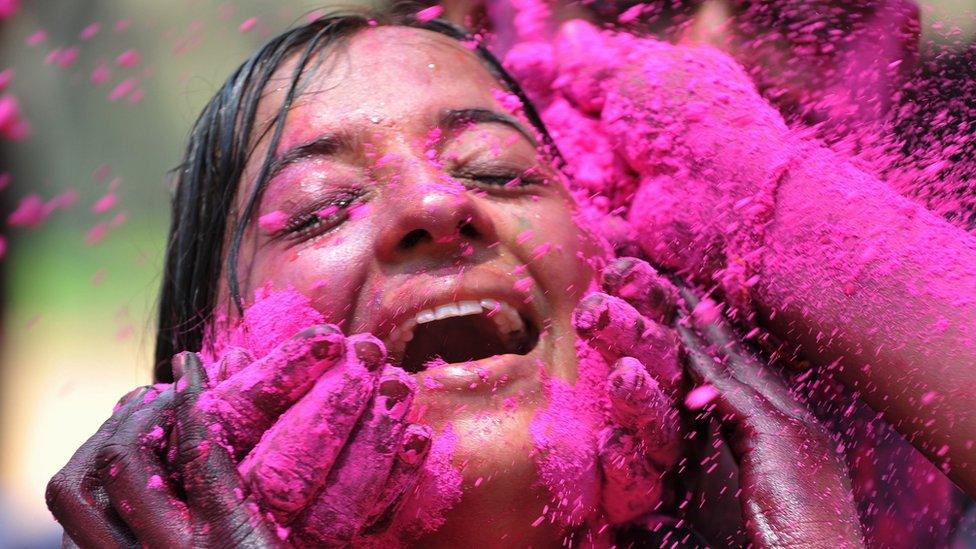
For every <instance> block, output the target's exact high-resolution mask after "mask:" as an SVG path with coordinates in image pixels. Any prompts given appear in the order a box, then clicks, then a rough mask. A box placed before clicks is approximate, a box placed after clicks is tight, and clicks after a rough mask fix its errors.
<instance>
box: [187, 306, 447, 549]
mask: <svg viewBox="0 0 976 549" xmlns="http://www.w3.org/2000/svg"><path fill="white" fill-rule="evenodd" d="M217 371H218V382H217V383H216V384H215V385H214V387H213V389H212V390H211V391H209V392H208V394H207V395H205V397H204V399H203V406H204V407H208V408H209V409H210V410H211V411H212V412H213V413H214V414H215V415H216V416H217V417H218V418H220V422H219V425H221V426H223V427H225V428H226V429H227V439H228V442H229V443H230V444H231V446H232V447H233V449H234V453H235V455H236V456H238V457H242V458H243V460H242V461H241V463H240V467H239V469H240V474H241V476H242V477H243V478H244V479H245V482H246V484H247V486H248V487H249V490H250V493H251V494H252V496H253V497H254V498H255V499H256V501H258V502H259V504H260V505H261V507H262V509H264V510H266V511H268V512H269V513H271V515H272V516H273V517H274V520H275V523H276V524H278V525H279V526H280V527H281V530H280V532H281V533H283V534H284V533H288V534H289V537H288V539H289V541H291V542H293V543H295V544H297V545H299V546H330V547H331V546H342V545H345V544H348V543H349V542H351V541H353V540H354V539H357V540H359V541H362V538H363V537H364V536H365V537H368V536H370V535H373V534H379V533H382V532H384V531H385V530H386V528H387V526H388V525H389V524H390V521H391V519H392V518H393V515H394V514H395V511H396V510H397V507H398V504H399V503H400V501H401V500H402V498H403V496H404V494H405V493H406V492H407V491H408V490H409V489H411V488H412V487H413V486H414V484H415V483H416V480H417V477H418V476H419V472H420V470H421V466H422V464H423V461H424V458H425V456H426V453H427V450H428V449H429V447H430V439H431V432H430V430H429V429H428V428H426V427H423V426H420V425H416V424H408V423H407V422H406V420H405V417H406V414H407V412H408V411H409V409H410V405H411V402H412V400H413V396H414V392H415V390H416V386H415V383H414V381H413V379H412V378H411V377H410V376H409V375H407V374H406V373H405V372H404V371H403V370H401V369H400V368H394V367H392V366H390V365H388V364H387V363H386V351H385V349H384V347H383V344H382V343H381V342H380V341H379V340H377V339H376V338H374V337H373V336H371V335H367V334H359V335H354V336H350V337H348V338H347V337H344V336H343V335H342V334H341V333H340V332H339V330H338V329H337V328H335V327H333V326H328V325H319V326H316V327H314V328H309V329H306V330H303V331H302V332H300V333H299V334H297V335H296V336H294V337H292V338H291V339H289V340H288V341H285V342H284V343H282V344H281V345H279V346H278V347H277V348H275V349H274V350H273V351H271V352H270V353H269V354H268V355H267V356H265V357H264V358H262V359H260V360H252V359H250V357H249V356H248V355H247V352H246V351H244V350H242V349H234V348H232V349H229V350H227V351H226V352H225V354H224V356H223V357H222V358H221V360H220V362H219V364H218V368H217Z"/></svg>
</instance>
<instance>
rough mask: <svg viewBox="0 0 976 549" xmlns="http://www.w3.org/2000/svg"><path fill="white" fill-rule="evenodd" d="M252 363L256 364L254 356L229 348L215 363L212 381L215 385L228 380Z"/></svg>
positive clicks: (241, 350) (236, 348)
mask: <svg viewBox="0 0 976 549" xmlns="http://www.w3.org/2000/svg"><path fill="white" fill-rule="evenodd" d="M254 362H256V360H255V359H254V356H253V355H251V353H250V352H248V351H247V349H241V348H240V347H231V348H229V349H227V350H226V351H224V354H223V355H222V356H221V357H220V360H219V361H218V362H217V371H216V372H215V376H214V380H213V381H214V382H215V383H220V382H222V381H224V380H226V379H228V378H230V377H231V376H233V375H234V374H236V373H237V372H240V371H241V370H243V369H244V368H247V367H248V366H250V365H251V364H253V363H254Z"/></svg>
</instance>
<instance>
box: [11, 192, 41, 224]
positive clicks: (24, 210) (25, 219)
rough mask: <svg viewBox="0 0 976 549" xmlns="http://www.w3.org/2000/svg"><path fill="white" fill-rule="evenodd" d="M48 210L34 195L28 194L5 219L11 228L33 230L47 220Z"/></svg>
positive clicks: (39, 198) (38, 197)
mask: <svg viewBox="0 0 976 549" xmlns="http://www.w3.org/2000/svg"><path fill="white" fill-rule="evenodd" d="M49 214H50V210H49V209H48V208H47V207H46V205H45V204H44V201H43V200H41V197H40V196H37V195H36V194H29V195H27V196H25V197H24V198H22V199H21V200H20V204H18V205H17V209H15V210H14V211H13V213H11V214H10V216H9V217H7V224H8V225H10V226H11V227H29V228H35V227H37V226H39V225H40V224H41V223H43V222H44V220H45V219H47V217H48V215H49Z"/></svg>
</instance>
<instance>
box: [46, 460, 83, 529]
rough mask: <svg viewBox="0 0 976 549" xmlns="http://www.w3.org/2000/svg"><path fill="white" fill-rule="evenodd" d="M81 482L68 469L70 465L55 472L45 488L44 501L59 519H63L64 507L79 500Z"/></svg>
mask: <svg viewBox="0 0 976 549" xmlns="http://www.w3.org/2000/svg"><path fill="white" fill-rule="evenodd" d="M79 488H80V482H77V481H76V480H75V479H74V478H73V476H72V475H71V473H70V472H69V470H68V466H65V467H64V468H63V469H61V470H60V471H58V472H57V473H55V475H54V476H53V477H52V478H51V480H50V481H48V483H47V487H46V488H45V490H44V501H45V503H47V508H48V509H49V510H50V511H51V514H53V515H54V517H55V518H56V519H58V520H59V521H60V520H61V519H62V516H63V512H64V508H65V507H67V506H68V505H70V504H72V503H74V502H76V501H78V500H79V499H80V497H79Z"/></svg>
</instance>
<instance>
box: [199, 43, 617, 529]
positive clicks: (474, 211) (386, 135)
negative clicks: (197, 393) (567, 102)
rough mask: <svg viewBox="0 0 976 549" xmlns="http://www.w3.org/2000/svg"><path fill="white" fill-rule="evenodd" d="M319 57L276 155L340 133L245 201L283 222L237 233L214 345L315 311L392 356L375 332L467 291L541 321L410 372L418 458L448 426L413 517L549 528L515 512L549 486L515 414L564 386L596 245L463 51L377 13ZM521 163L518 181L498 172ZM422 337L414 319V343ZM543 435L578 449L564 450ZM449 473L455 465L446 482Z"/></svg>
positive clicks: (530, 134) (541, 404)
mask: <svg viewBox="0 0 976 549" xmlns="http://www.w3.org/2000/svg"><path fill="white" fill-rule="evenodd" d="M404 44H409V45H408V46H405V45H404ZM404 47H407V48H408V49H409V50H410V52H411V54H410V55H404V49H403V48H404ZM336 55H341V56H342V57H343V62H344V63H346V62H348V63H349V65H350V70H348V71H345V70H344V71H341V72H342V75H341V77H340V76H339V75H338V74H336V75H330V74H328V73H327V72H324V71H322V72H321V73H317V74H314V75H313V76H312V77H311V79H310V81H309V85H308V86H307V87H305V88H303V91H304V92H305V93H303V94H302V95H300V96H299V97H298V98H297V99H296V101H295V104H294V106H293V108H292V109H290V111H289V113H288V118H287V119H286V123H285V127H284V131H283V133H282V140H281V143H280V144H279V147H278V150H277V154H279V155H281V154H283V153H284V152H285V151H287V150H289V149H291V148H293V147H295V146H298V145H301V144H305V143H309V142H311V141H314V140H316V139H320V138H322V136H325V135H335V134H338V135H340V136H341V137H343V139H341V140H340V142H341V143H342V145H341V146H340V147H338V148H337V149H336V150H334V151H332V152H330V153H329V154H311V155H303V156H301V157H300V160H299V161H297V162H293V163H290V164H288V165H286V166H283V168H282V169H281V170H280V171H279V172H278V173H276V174H274V177H273V178H272V179H271V180H270V181H269V183H268V185H267V188H266V190H265V192H264V193H263V198H262V202H261V204H260V205H259V211H258V212H257V213H256V218H255V220H252V224H258V225H259V227H258V228H261V227H260V225H261V224H260V222H258V221H257V220H258V219H261V218H263V217H264V216H266V215H268V214H270V213H273V212H281V214H283V215H284V216H286V217H287V219H288V223H287V226H288V227H295V228H296V229H294V230H293V231H288V229H285V233H279V234H277V235H274V236H272V235H269V234H268V233H267V232H266V231H264V230H254V229H249V230H248V231H247V233H246V235H245V240H244V243H243V246H242V249H241V254H240V264H239V265H238V269H239V278H240V281H241V285H242V288H243V291H242V293H243V295H244V296H245V297H246V298H247V299H246V301H247V302H246V305H247V307H246V312H245V315H244V318H243V319H237V318H236V317H234V316H231V317H228V318H224V319H222V320H221V321H220V323H219V325H218V330H217V334H218V340H217V341H216V342H215V345H214V346H215V347H216V348H218V349H219V348H222V347H224V346H226V345H236V346H243V347H246V348H250V349H256V350H255V352H254V355H255V356H260V355H261V354H262V353H266V352H267V351H268V350H269V349H270V348H272V347H273V346H274V344H276V343H277V342H280V341H281V340H283V339H286V338H288V337H290V336H291V335H293V334H294V333H296V332H297V331H299V330H300V329H302V328H304V327H307V326H308V325H309V324H313V323H319V322H328V323H335V324H340V325H341V327H342V329H343V330H344V331H345V332H346V333H349V334H351V333H357V332H371V333H374V334H376V335H377V336H379V337H380V338H381V339H384V340H385V341H386V342H387V346H388V347H389V348H390V349H391V354H392V356H393V358H394V360H395V361H399V360H400V359H401V357H403V358H406V355H409V348H408V349H405V350H402V351H401V353H404V354H401V355H398V353H397V352H396V350H395V348H396V345H394V344H393V342H391V341H390V338H391V337H392V334H393V331H394V330H395V329H397V328H398V327H400V326H402V325H405V322H406V321H407V320H409V319H412V318H414V315H416V314H418V313H420V312H422V311H423V310H427V309H429V308H436V307H438V306H440V305H443V304H448V303H456V302H463V301H469V302H470V301H472V300H474V302H478V301H479V300H481V299H490V300H495V301H497V302H501V303H504V304H506V307H508V310H509V311H512V310H514V311H515V314H517V315H518V317H520V318H522V319H523V320H522V322H523V323H528V324H529V325H531V326H532V327H533V328H535V329H538V330H539V336H538V339H537V342H536V343H534V344H533V345H534V346H533V347H532V348H531V349H529V350H528V352H527V354H525V355H523V354H518V353H514V352H502V353H499V352H498V351H496V352H495V353H496V354H494V355H492V356H490V357H488V358H484V359H481V360H475V361H461V362H451V361H440V362H436V363H432V364H431V365H429V366H432V365H433V364H439V365H438V366H437V367H432V368H428V369H427V370H425V371H420V372H418V373H415V374H413V375H414V377H415V378H416V379H417V380H418V382H419V384H418V385H419V386H420V388H421V389H420V392H419V394H418V395H417V398H416V400H415V402H414V405H413V408H412V410H411V417H410V419H411V421H414V422H418V423H423V424H427V425H430V426H432V427H433V428H434V431H435V443H434V449H433V450H432V456H431V457H430V458H429V459H434V457H435V456H436V455H438V452H440V451H439V450H438V444H443V441H444V440H448V439H449V438H450V437H451V436H453V437H456V440H455V441H454V442H453V443H452V444H450V446H451V447H452V448H453V450H452V451H451V452H447V451H444V452H442V453H443V454H445V457H444V458H443V459H441V463H442V464H446V465H445V466H444V467H439V469H438V471H436V472H432V473H431V474H432V475H433V477H434V479H433V480H430V482H434V483H435V484H436V485H437V486H440V487H441V488H439V489H438V490H439V492H440V493H442V494H448V495H447V496H442V497H440V501H445V502H447V503H446V504H445V505H444V507H445V509H441V510H440V511H439V512H438V513H436V515H437V516H438V517H441V518H439V519H436V520H435V519H434V518H433V516H434V515H428V518H426V519H424V520H423V522H424V523H425V524H426V526H425V531H426V530H430V529H432V527H433V526H434V525H436V524H438V523H439V522H440V520H443V525H442V526H441V527H440V528H439V529H437V531H436V532H435V533H434V534H433V536H434V538H431V540H430V541H433V540H434V539H435V538H437V537H438V536H444V538H441V539H447V538H449V537H450V536H453V535H457V533H459V532H470V531H472V530H473V529H478V528H483V525H484V520H485V516H493V517H495V519H496V520H497V521H501V522H498V523H497V524H499V528H498V533H500V532H508V533H510V535H511V536H515V537H514V538H509V539H510V540H512V539H514V540H517V539H524V540H525V541H526V543H532V541H531V540H533V539H537V538H538V539H543V538H544V539H554V538H558V537H559V535H560V534H559V532H560V531H561V530H562V529H563V528H564V526H563V523H564V522H563V523H560V524H556V525H553V524H550V523H544V524H542V525H540V526H538V527H537V528H532V527H531V523H532V521H534V520H535V518H536V517H538V516H540V515H541V514H543V508H544V507H545V506H546V505H548V504H550V503H552V494H553V490H550V489H549V487H548V486H547V484H548V483H547V482H542V483H540V482H539V481H540V474H541V471H540V468H542V465H541V463H540V462H539V460H538V459H537V458H536V457H533V452H532V448H533V447H534V445H535V442H534V441H533V438H532V435H531V434H530V428H529V425H530V423H531V422H532V421H533V419H534V418H535V416H536V414H537V412H540V411H541V410H543V409H546V406H547V398H548V395H550V394H551V395H554V398H555V396H559V395H566V394H574V393H571V392H570V393H567V392H566V390H564V389H567V388H572V387H573V383H574V382H575V380H576V377H577V372H576V362H577V359H576V349H575V340H576V336H575V331H574V329H573V327H572V324H571V321H570V317H571V314H572V311H573V309H574V308H575V307H576V304H577V303H578V301H579V298H580V296H581V295H582V293H583V292H584V291H585V290H586V289H587V288H588V287H589V285H590V284H591V282H592V279H593V269H592V266H591V262H590V260H589V259H590V258H591V257H592V256H593V255H597V254H599V253H601V252H602V249H601V248H600V247H598V246H596V245H595V242H594V240H593V237H592V236H591V234H590V233H589V232H584V231H582V230H581V229H580V228H579V227H578V226H577V225H576V222H575V213H576V206H575V204H574V202H573V200H572V198H571V197H570V195H569V193H568V192H567V190H566V188H565V186H564V184H563V182H562V180H561V178H560V175H559V174H558V173H557V172H556V171H555V169H554V168H553V166H552V164H551V162H550V160H549V159H548V158H547V157H546V156H545V155H543V154H541V153H540V148H539V147H538V146H537V143H536V142H535V140H536V139H537V136H536V132H534V131H533V130H532V129H531V125H530V124H528V123H527V122H526V121H525V120H524V118H522V115H521V102H519V101H517V98H515V100H513V99H512V97H510V96H508V95H502V94H499V93H498V92H497V89H498V83H497V82H496V81H495V79H494V78H493V77H492V76H491V74H490V73H489V72H488V71H487V70H486V69H485V68H484V67H483V65H482V64H481V62H480V61H478V60H477V58H476V57H474V55H473V54H472V53H471V52H470V51H469V50H467V49H466V48H464V47H462V46H460V45H458V44H457V43H456V42H454V41H453V40H451V39H449V38H446V37H443V36H441V35H438V34H434V33H430V32H428V31H421V30H416V29H404V28H389V27H379V28H375V29H370V30H366V31H363V32H361V33H359V34H357V35H355V36H354V37H352V38H351V39H350V40H349V43H348V44H347V47H344V48H342V53H337V54H336ZM327 65H328V64H325V65H323V66H327ZM289 70H291V66H290V64H288V65H286V66H284V67H282V69H281V71H282V73H286V72H287V71H289ZM492 90H496V92H495V93H493V92H492ZM283 93H284V91H283V90H281V89H275V90H272V91H270V92H269V93H267V95H266V97H265V100H264V102H263V103H262V106H261V109H260V110H259V123H260V120H267V119H269V118H270V117H273V116H275V115H276V114H277V108H278V107H277V106H278V105H279V104H280V101H281V97H282V94H283ZM452 113H454V114H452ZM456 113H476V114H475V116H474V118H471V116H472V115H470V114H464V116H463V117H462V118H460V119H459V118H457V114H456ZM486 113H487V114H486ZM452 117H454V118H452ZM451 120H463V121H464V123H460V124H458V123H454V122H450V121H451ZM438 133H439V137H438V138H437V139H435V140H433V141H431V140H430V139H429V138H430V136H431V135H435V134H438ZM266 147H267V142H266V141H261V142H259V143H258V144H257V146H256V147H255V152H254V154H253V155H252V156H251V158H252V160H251V161H250V162H249V163H248V165H247V167H246V168H245V173H244V175H243V177H242V181H244V182H251V181H253V180H254V177H255V175H256V173H257V170H258V169H259V168H260V159H262V158H263V157H264V154H265V149H266ZM431 151H433V153H432V154H431ZM432 156H433V157H432ZM521 174H526V175H525V176H523V177H522V182H521V183H520V184H518V185H513V186H509V185H506V184H507V183H509V182H510V181H512V180H513V179H516V178H517V177H519V176H520V175H521ZM247 187H248V185H247V184H245V185H244V188H242V190H241V193H240V195H239V196H238V199H239V201H243V200H244V199H245V197H246V196H247V195H248V193H249V189H248V188H247ZM323 211H326V212H328V215H326V216H322V215H320V212H323ZM256 287H259V288H262V289H261V290H260V292H259V293H258V299H257V300H256V301H255V300H252V299H250V296H251V295H253V293H252V292H253V288H256ZM221 296H222V297H221V301H220V302H221V305H220V310H222V311H223V310H227V311H231V310H232V308H231V307H230V303H229V300H228V298H227V289H226V287H224V288H222V289H221ZM503 309H504V307H503ZM499 314H500V315H501V314H511V312H509V313H499ZM495 320H497V317H496V318H495V319H492V320H489V322H494V321H495ZM256 326H259V327H256ZM228 328H230V329H228ZM432 329H433V328H432ZM440 329H444V328H440ZM488 329H489V328H484V327H482V328H478V330H488ZM490 330H492V331H493V330H494V328H490ZM466 333H471V332H466ZM423 337H426V336H423V335H422V334H421V333H420V332H419V331H417V332H416V333H415V334H414V340H413V341H417V340H418V339H417V338H423ZM560 383H561V385H560ZM547 385H548V386H551V387H557V388H556V389H551V390H550V389H546V386H547ZM560 398H561V399H562V400H572V398H564V397H560ZM513 400H514V401H516V402H517V406H513V405H512V401H513ZM506 403H507V404H506ZM593 435H594V436H595V433H593ZM558 438H559V440H560V441H563V440H568V439H566V438H565V437H558ZM591 438H592V437H588V436H581V437H579V438H578V440H584V441H586V440H591ZM439 441H440V442H439ZM554 447H557V448H559V449H560V450H563V449H565V451H567V452H568V453H569V454H570V457H569V458H567V459H568V462H577V461H579V460H578V459H577V457H578V456H577V454H576V453H575V452H576V451H577V450H578V449H576V448H564V447H563V446H561V445H560V444H556V445H555V446H554ZM591 451H592V449H591V448H589V446H588V448H587V449H584V450H582V452H583V454H587V453H588V452H591ZM552 459H555V458H552ZM434 462H435V463H436V459H434ZM550 463H555V461H552V460H550ZM549 470H553V471H554V470H557V469H552V468H550V469H549ZM451 478H454V479H455V480H458V479H459V482H460V484H461V486H462V488H461V491H460V494H461V495H460V496H457V494H458V493H459V492H458V488H457V485H458V482H456V481H451V480H450V479H451ZM476 479H481V481H479V482H478V485H477V486H474V484H475V481H476ZM445 486H454V488H453V489H447V488H444V487H445ZM432 499H437V498H432ZM574 499H578V498H575V496H574ZM503 502H504V503H503ZM446 508H449V510H447V509H446ZM580 508H583V507H580ZM518 509H520V510H521V511H519V512H513V510H518ZM445 513H446V514H445ZM530 515H531V516H530ZM557 522H559V521H557Z"/></svg>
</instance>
